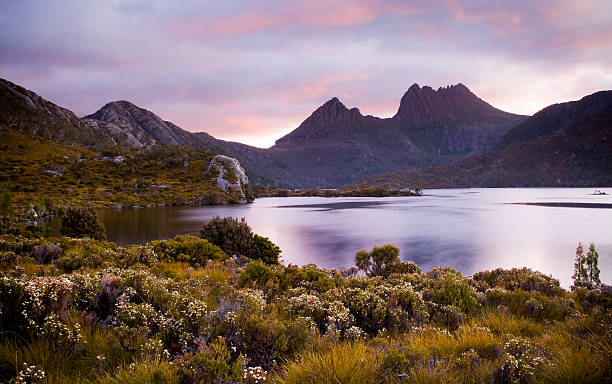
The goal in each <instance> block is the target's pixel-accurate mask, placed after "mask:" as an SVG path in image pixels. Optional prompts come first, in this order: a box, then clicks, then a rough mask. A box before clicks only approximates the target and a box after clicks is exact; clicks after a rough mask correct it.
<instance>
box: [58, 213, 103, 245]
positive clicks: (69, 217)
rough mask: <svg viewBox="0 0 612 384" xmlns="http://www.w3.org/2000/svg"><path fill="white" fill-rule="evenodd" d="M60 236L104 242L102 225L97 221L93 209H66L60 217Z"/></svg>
mask: <svg viewBox="0 0 612 384" xmlns="http://www.w3.org/2000/svg"><path fill="white" fill-rule="evenodd" d="M60 231H61V233H62V235H64V236H69V237H91V238H92V239H96V240H106V230H105V229H104V225H102V223H101V222H100V221H99V220H98V217H97V215H96V211H94V210H93V208H76V207H68V208H66V211H65V212H64V215H63V216H62V227H61V229H60Z"/></svg>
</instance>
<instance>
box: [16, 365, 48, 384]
mask: <svg viewBox="0 0 612 384" xmlns="http://www.w3.org/2000/svg"><path fill="white" fill-rule="evenodd" d="M44 378H45V371H43V370H42V369H38V368H36V366H35V365H30V366H28V364H27V363H23V368H22V369H21V371H19V373H18V374H17V377H15V378H14V379H12V380H11V382H10V383H11V384H32V383H39V382H41V381H42V380H44Z"/></svg>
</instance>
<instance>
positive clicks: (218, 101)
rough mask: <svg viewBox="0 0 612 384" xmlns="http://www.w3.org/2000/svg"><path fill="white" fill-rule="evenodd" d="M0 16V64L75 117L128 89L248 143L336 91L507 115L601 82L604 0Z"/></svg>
mask: <svg viewBox="0 0 612 384" xmlns="http://www.w3.org/2000/svg"><path fill="white" fill-rule="evenodd" d="M50 15H52V16H50ZM0 21H1V23H0V32H1V33H0V77H3V78H6V79H8V80H10V81H13V82H16V83H19V84H21V85H23V86H24V87H27V88H28V89H32V90H33V91H35V92H37V93H39V94H40V95H41V96H43V97H45V98H47V99H49V100H51V101H53V102H55V103H57V104H59V105H61V106H64V107H66V108H69V109H71V110H73V111H75V112H76V113H77V114H79V115H81V116H82V115H86V114H89V113H93V112H94V111H96V110H97V109H98V108H100V107H101V106H103V105H104V104H105V103H107V102H109V101H112V100H122V99H123V100H129V101H131V102H132V103H134V104H136V105H138V106H140V107H143V108H146V109H149V110H151V111H154V112H155V113H156V114H158V115H160V117H162V118H163V119H164V120H169V121H172V122H174V123H175V124H177V125H179V126H181V127H182V128H184V129H187V130H189V131H193V132H195V131H205V132H208V133H209V134H211V135H213V136H215V137H217V138H220V139H229V140H234V141H240V142H244V143H246V144H250V145H255V146H260V147H267V146H270V145H272V144H273V143H274V140H275V139H278V138H279V137H281V136H282V135H284V134H286V133H288V132H289V131H291V130H292V129H294V128H295V127H297V126H298V125H299V124H300V123H301V121H303V120H304V119H305V118H306V117H308V116H309V115H310V113H311V112H312V111H313V110H315V109H316V108H317V107H318V106H319V105H321V104H323V103H324V102H325V101H327V100H329V99H330V98H332V97H334V96H336V97H338V98H339V99H340V100H341V101H342V102H343V103H345V104H346V106H347V107H358V108H359V109H360V110H361V112H362V113H363V114H372V115H376V116H383V117H384V116H392V115H393V114H394V113H395V111H396V110H397V106H398V104H399V100H400V98H401V97H402V95H403V93H404V92H405V91H406V90H407V89H408V87H409V86H410V85H411V84H413V83H415V82H416V83H419V84H421V85H430V86H432V87H433V88H438V87H440V86H446V85H449V84H456V83H459V82H461V83H463V84H466V85H467V86H468V87H469V88H470V89H471V90H472V91H473V92H474V93H475V94H476V95H478V96H479V97H481V98H482V99H484V100H485V101H487V102H489V103H491V104H492V105H494V106H496V107H498V108H500V109H503V110H506V111H509V112H514V113H520V114H533V113H535V112H537V111H538V110H539V109H541V108H543V107H545V106H547V105H550V104H552V103H556V102H561V101H567V100H575V99H579V98H581V97H582V96H584V95H587V94H589V93H592V92H594V91H597V90H602V89H610V88H612V64H611V63H612V29H611V28H610V26H611V25H612V2H609V1H603V0H601V1H597V0H592V1H580V2H575V1H569V0H568V1H557V2H554V3H552V2H549V1H522V0H521V1H513V2H491V1H469V2H462V1H458V0H448V1H433V2H432V1H410V2H404V1H392V0H375V1H367V2H363V1H354V0H342V1H335V2H324V1H318V0H317V1H267V0H264V1H257V2H247V1H229V2H223V3H221V4H214V3H213V2H201V1H186V2H180V5H177V4H176V3H173V2H164V1H157V2H152V1H146V2H145V1H138V0H114V1H103V2H81V1H68V0H63V1H55V2H36V1H18V2H3V3H2V4H1V5H0Z"/></svg>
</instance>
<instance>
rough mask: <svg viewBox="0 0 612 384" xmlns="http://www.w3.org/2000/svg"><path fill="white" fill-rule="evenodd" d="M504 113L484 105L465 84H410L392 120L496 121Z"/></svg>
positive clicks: (419, 122)
mask: <svg viewBox="0 0 612 384" xmlns="http://www.w3.org/2000/svg"><path fill="white" fill-rule="evenodd" d="M504 115H507V114H506V113H505V112H503V111H500V110H498V109H496V108H494V107H493V106H491V105H489V104H487V103H486V102H484V101H483V100H481V99H480V98H478V97H477V96H476V95H474V94H473V93H472V92H471V91H470V90H469V89H468V87H466V86H465V85H464V84H461V83H459V84H456V85H450V86H446V87H440V88H438V90H434V89H433V88H431V87H429V86H423V87H422V88H421V87H419V85H418V84H416V83H415V84H413V85H412V86H410V88H408V91H406V93H405V94H404V96H403V97H402V99H401V101H400V106H399V109H398V111H397V114H396V115H395V116H394V117H393V119H394V120H395V121H398V122H401V123H403V124H404V125H406V124H409V125H416V126H419V125H432V124H447V123H451V122H453V123H455V122H457V121H471V120H475V119H476V120H482V119H485V120H495V119H496V118H500V117H505V116H504Z"/></svg>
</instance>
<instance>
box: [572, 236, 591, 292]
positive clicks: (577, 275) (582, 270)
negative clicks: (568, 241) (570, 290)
mask: <svg viewBox="0 0 612 384" xmlns="http://www.w3.org/2000/svg"><path fill="white" fill-rule="evenodd" d="M572 279H573V280H574V287H584V286H585V285H587V281H588V272H587V268H586V258H585V257H584V248H583V247H582V243H578V247H577V248H576V258H575V259H574V274H573V275H572Z"/></svg>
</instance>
